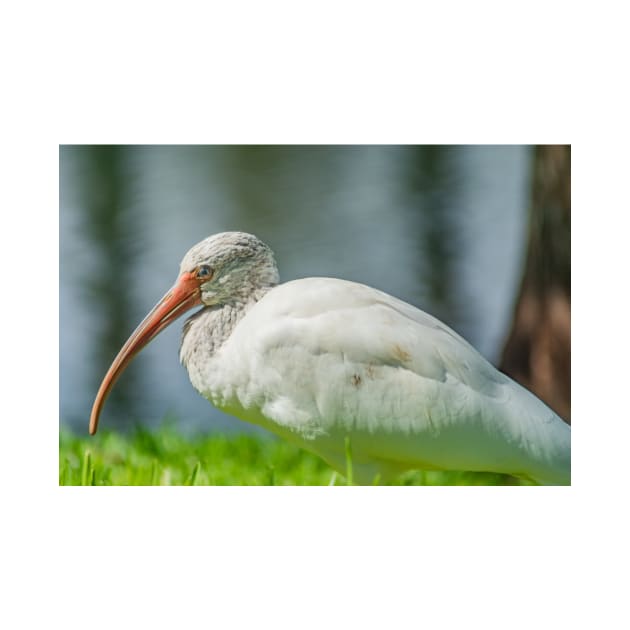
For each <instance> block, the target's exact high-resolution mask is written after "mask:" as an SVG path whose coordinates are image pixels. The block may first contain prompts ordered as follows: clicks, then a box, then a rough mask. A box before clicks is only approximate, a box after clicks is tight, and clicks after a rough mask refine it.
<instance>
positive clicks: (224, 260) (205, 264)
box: [90, 232, 278, 435]
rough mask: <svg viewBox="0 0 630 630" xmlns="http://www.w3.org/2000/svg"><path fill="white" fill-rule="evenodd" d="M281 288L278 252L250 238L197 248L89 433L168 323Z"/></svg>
mask: <svg viewBox="0 0 630 630" xmlns="http://www.w3.org/2000/svg"><path fill="white" fill-rule="evenodd" d="M277 283H278V268H277V267H276V262H275V260H274V256H273V252H272V251H271V249H270V248H269V247H267V245H265V244H264V243H263V242H262V241H260V240H259V239H257V238H256V237H255V236H253V235H251V234H246V233H244V232H222V233H221V234H215V235H213V236H209V237H208V238H206V239H204V240H203V241H201V242H200V243H197V245H195V246H194V247H192V248H191V249H190V250H189V251H188V253H187V254H186V255H185V256H184V259H183V260H182V263H181V265H180V271H179V276H178V278H177V281H176V282H175V284H174V285H173V287H172V288H171V289H170V290H169V291H168V292H167V293H166V295H165V296H164V297H163V298H162V299H161V300H160V301H159V302H158V303H157V304H156V305H155V306H154V307H153V309H151V311H150V312H149V314H148V315H147V316H146V317H145V318H144V319H143V320H142V322H141V323H140V325H139V326H138V327H137V328H136V330H135V331H134V332H133V333H132V334H131V337H129V339H128V340H127V342H126V343H125V345H124V346H123V347H122V348H121V350H120V352H119V353H118V355H117V356H116V358H115V359H114V361H113V363H112V364H111V366H110V368H109V370H108V371H107V374H106V375H105V378H104V379H103V382H102V383H101V386H100V388H99V390H98V393H97V395H96V399H95V400H94V405H93V406H92V414H91V416H90V434H92V435H93V434H94V433H96V429H97V428H98V419H99V416H100V413H101V409H102V408H103V405H104V403H105V399H106V397H107V395H108V394H109V392H110V391H111V389H112V387H113V386H114V383H115V382H116V380H117V379H118V377H119V376H120V375H121V374H122V372H123V371H124V369H125V368H126V367H127V365H129V362H130V361H131V360H132V359H133V357H134V356H136V355H137V354H138V353H139V352H140V350H142V348H144V347H145V346H146V345H147V344H148V343H149V342H150V341H151V340H152V339H154V338H155V337H156V336H157V335H158V334H159V333H160V332H161V331H162V330H164V329H165V328H166V327H167V326H168V325H169V324H171V323H172V322H174V321H175V320H176V319H177V318H178V317H180V316H181V315H183V314H184V313H185V312H186V311H188V310H190V309H191V308H193V307H195V306H202V305H203V306H215V305H220V304H227V303H236V304H238V303H243V302H246V301H247V300H248V296H251V294H252V293H253V292H254V291H256V290H257V289H261V288H266V287H272V286H274V285H276V284H277Z"/></svg>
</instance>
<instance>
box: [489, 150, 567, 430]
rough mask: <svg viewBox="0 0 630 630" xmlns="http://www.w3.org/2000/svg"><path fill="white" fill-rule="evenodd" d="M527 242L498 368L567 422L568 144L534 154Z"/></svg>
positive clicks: (536, 151)
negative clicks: (522, 273) (520, 278)
mask: <svg viewBox="0 0 630 630" xmlns="http://www.w3.org/2000/svg"><path fill="white" fill-rule="evenodd" d="M532 183H533V188H532V201H531V209H530V226H529V245H528V251H527V261H526V265H525V274H524V277H523V283H522V285H521V290H520V293H519V297H518V300H517V303H516V307H515V311H514V318H513V323H512V330H511V332H510V334H509V336H508V339H507V342H506V344H505V348H504V349H503V355H502V357H501V363H500V366H499V367H500V368H501V370H502V371H503V372H505V373H506V374H508V375H509V376H511V377H512V378H513V379H514V380H516V381H518V382H519V383H521V384H522V385H524V386H525V387H527V388H528V389H529V390H531V391H532V392H534V394H536V395H537V396H538V397H539V398H541V399H542V400H544V401H545V402H546V403H547V404H548V405H549V406H550V407H551V408H552V409H553V410H554V411H555V412H556V413H557V414H558V415H560V416H561V417H562V418H564V419H565V421H566V422H568V423H570V417H571V146H570V145H545V146H538V147H536V149H535V152H534V171H533V182H532Z"/></svg>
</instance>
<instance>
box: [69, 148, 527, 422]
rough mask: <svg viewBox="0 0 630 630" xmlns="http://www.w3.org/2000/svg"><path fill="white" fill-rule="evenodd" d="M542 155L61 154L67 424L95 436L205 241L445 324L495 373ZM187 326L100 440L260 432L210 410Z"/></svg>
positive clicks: (141, 362) (123, 396) (513, 151)
mask: <svg viewBox="0 0 630 630" xmlns="http://www.w3.org/2000/svg"><path fill="white" fill-rule="evenodd" d="M530 157H531V152H530V149H529V148H528V147H510V146H504V147H458V146H447V147H441V146H428V147H416V146H402V147H395V146H375V147H370V146H350V147H343V146H316V147H300V146H272V147H250V146H233V147H223V146H218V147H203V146H190V147H180V146H167V147H161V146H128V147H127V146H122V147H115V146H111V147H89V146H85V147H83V146H82V147H75V146H64V147H61V149H60V225H61V260H60V294H61V295H60V327H61V330H60V368H61V392H60V401H61V410H60V413H61V423H62V424H64V425H67V426H71V427H72V428H74V429H76V430H78V431H85V430H87V419H88V416H89V410H90V406H91V404H92V400H93V397H94V395H95V393H96V390H97V388H98V385H99V383H100V380H101V378H102V376H103V375H104V373H105V371H106V369H107V367H108V366H109V364H110V362H111V360H112V358H113V357H114V356H115V354H116V353H117V351H118V350H119V348H120V346H121V345H122V343H124V341H125V340H126V339H127V337H128V335H129V333H130V332H131V331H132V330H133V329H134V328H135V326H136V324H137V323H138V322H139V321H140V319H141V318H142V317H143V316H144V314H145V313H146V312H147V311H148V310H149V308H151V307H152V306H153V304H154V303H155V302H156V301H157V299H159V298H160V297H161V296H162V295H163V293H164V292H165V291H166V290H167V289H168V288H169V287H170V285H171V284H172V281H173V280H174V278H175V276H176V273H177V270H178V265H179V262H180V260H181V258H182V257H183V255H184V253H185V252H186V251H187V250H188V248H189V247H190V246H191V245H193V244H194V243H196V242H198V241H199V240H201V239H202V238H204V237H205V236H207V235H209V234H212V233H214V232H219V231H223V230H234V229H237V230H244V231H248V232H252V233H254V234H256V235H257V236H259V237H260V238H262V239H263V240H265V241H266V242H267V243H268V244H269V245H270V246H271V247H272V248H273V249H274V251H275V252H276V257H277V259H278V264H279V268H280V273H281V277H282V280H284V281H286V280H290V279H293V278H298V277H304V276H317V275H319V276H336V277H342V278H346V279H349V280H355V281H358V282H363V283H366V284H370V285H372V286H375V287H377V288H380V289H383V290H385V291H387V292H389V293H391V294H393V295H395V296H397V297H400V298H402V299H404V300H406V301H409V302H411V303H413V304H415V305H417V306H419V307H421V308H423V309H425V310H427V311H429V312H431V313H433V314H434V315H436V316H438V317H439V318H441V319H443V320H444V321H446V322H447V323H449V324H450V325H451V326H453V327H454V328H456V329H457V330H458V331H459V332H461V333H462V334H464V336H466V337H467V338H468V339H469V340H470V341H471V342H472V343H473V344H474V345H476V346H477V347H478V348H479V350H480V351H481V352H483V353H484V354H486V356H488V358H489V359H490V360H494V359H495V358H496V357H497V355H498V352H499V351H500V347H501V344H502V342H503V337H504V335H505V333H506V329H507V326H508V320H509V317H510V311H511V307H512V303H513V300H514V297H515V293H516V290H517V287H518V281H519V279H520V272H521V265H522V259H523V255H524V245H525V242H524V236H525V224H526V208H527V203H528V193H529V190H528V185H529V169H530ZM182 324H183V320H182V321H181V322H180V323H176V324H174V325H173V326H171V328H170V329H167V330H166V331H165V332H164V333H162V334H161V335H160V337H159V338H158V339H157V340H156V341H154V342H153V343H152V344H150V346H149V347H148V348H146V349H145V351H143V353H142V354H141V355H139V357H137V359H136V360H135V361H134V362H133V364H132V365H131V366H130V367H129V368H128V369H127V371H126V372H125V374H124V376H123V377H122V378H121V379H120V380H119V381H118V383H117V385H116V387H115V388H114V390H113V392H112V395H111V397H110V399H109V400H108V402H107V405H106V407H105V410H104V412H103V416H102V420H101V421H102V426H105V427H110V428H113V427H116V428H122V427H125V426H130V425H131V424H132V423H133V422H140V423H143V424H148V425H153V424H155V423H157V422H159V421H160V420H161V419H162V418H163V417H164V416H165V415H168V414H170V415H172V416H174V417H175V418H176V419H177V422H178V423H179V425H180V426H181V427H182V429H184V430H213V429H217V428H218V429H221V430H230V429H237V430H250V428H249V426H248V425H245V424H244V423H241V422H239V421H238V420H235V419H232V418H229V417H227V416H224V415H223V414H221V413H220V412H218V411H216V410H214V409H213V408H212V406H211V405H210V404H209V403H208V402H206V401H204V400H203V399H202V398H201V397H199V396H198V395H197V394H196V393H195V392H194V390H193V389H192V387H191V386H190V384H189V382H188V378H187V375H186V373H185V371H184V369H183V368H182V367H181V366H180V365H179V362H178V354H177V351H178V346H179V337H180V331H181V325H182Z"/></svg>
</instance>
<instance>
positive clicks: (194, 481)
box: [186, 462, 201, 486]
mask: <svg viewBox="0 0 630 630" xmlns="http://www.w3.org/2000/svg"><path fill="white" fill-rule="evenodd" d="M200 470H201V462H197V463H196V464H195V467H194V468H193V469H192V473H190V477H189V478H188V481H187V482H186V485H187V486H196V485H197V477H198V476H199V471H200Z"/></svg>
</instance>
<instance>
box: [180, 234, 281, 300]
mask: <svg viewBox="0 0 630 630" xmlns="http://www.w3.org/2000/svg"><path fill="white" fill-rule="evenodd" d="M179 273H180V279H181V278H190V279H194V281H195V282H196V283H198V286H199V290H200V300H201V302H202V303H203V304H205V305H206V306H214V305H215V304H226V303H230V302H237V303H238V302H244V301H245V302H246V301H247V300H248V298H249V296H251V294H252V292H253V291H255V290H256V289H259V288H263V287H272V286H274V285H276V284H278V268H277V267H276V262H275V260H274V256H273V252H272V251H271V249H270V248H269V247H267V245H265V244H264V243H263V242H262V241H260V240H259V239H257V238H256V237H255V236H252V235H251V234H246V233H244V232H222V233H221V234H215V235H213V236H209V237H208V238H206V239H205V240H203V241H201V243H197V245H195V246H194V247H192V248H191V249H190V250H189V251H188V253H187V254H186V255H185V256H184V259H183V260H182V263H181V265H180V272H179Z"/></svg>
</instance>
